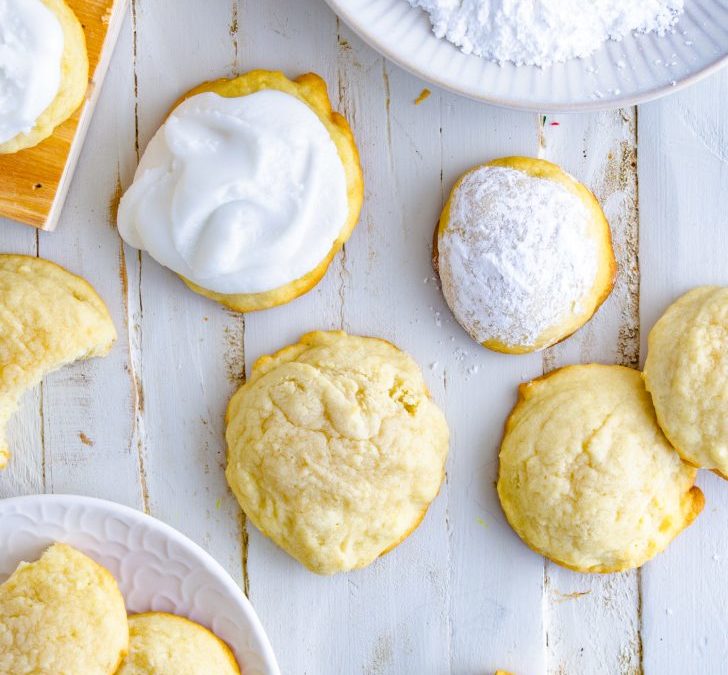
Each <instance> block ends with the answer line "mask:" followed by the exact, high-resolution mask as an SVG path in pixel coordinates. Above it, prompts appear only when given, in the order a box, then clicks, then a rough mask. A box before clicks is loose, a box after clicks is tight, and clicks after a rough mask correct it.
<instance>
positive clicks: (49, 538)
mask: <svg viewBox="0 0 728 675" xmlns="http://www.w3.org/2000/svg"><path fill="white" fill-rule="evenodd" d="M54 541H62V542H65V543H67V544H71V545H72V546H75V547H76V548H78V549H79V550H80V551H83V552H84V553H86V554H87V555H88V556H90V557H91V558H93V559H94V560H96V561H97V562H99V563H101V564H102V565H103V566H104V567H106V568H107V569H108V570H109V571H110V572H111V573H112V574H113V575H114V576H115V577H116V580H117V581H118V583H119V588H120V589H121V592H122V594H123V595H124V599H125V600H126V605H127V609H128V611H129V612H143V611H150V610H156V611H165V612H171V613H173V614H180V615H181V616H185V617H188V618H190V619H192V620H193V621H197V622H198V623H201V624H202V625H204V626H207V627H208V628H210V629H211V630H212V631H213V632H214V633H215V634H216V635H218V636H219V637H220V638H222V639H223V640H225V642H227V644H228V645H230V648H231V649H232V650H233V651H234V652H235V656H236V657H237V659H238V663H239V664H240V667H241V670H242V672H243V673H244V675H280V671H279V669H278V666H277V665H276V660H275V657H274V656H273V650H272V649H271V646H270V643H269V642H268V638H267V637H266V635H265V632H264V631H263V627H262V626H261V624H260V621H259V620H258V617H257V616H256V614H255V611H254V610H253V607H252V606H251V605H250V603H249V602H248V600H247V599H246V598H245V596H244V595H243V593H242V592H241V590H240V588H239V587H238V586H237V584H236V583H235V582H234V581H233V580H232V578H231V577H230V576H229V575H228V574H227V572H225V570H224V569H223V568H222V567H221V566H220V565H219V564H218V563H217V562H215V560H214V559H213V558H212V557H210V556H209V555H208V554H207V553H206V552H205V551H203V550H202V549H201V548H200V547H199V546H197V544H194V543H193V542H192V541H190V540H189V539H187V538H186V537H185V536H183V535H182V534H180V533H179V532H177V530H174V529H172V528H171V527H169V525H165V524H164V523H162V522H160V521H159V520H156V519H155V518H151V517H150V516H147V515H145V514H143V513H141V512H139V511H135V510H134V509H130V508H128V507H126V506H121V505H120V504H115V503H113V502H107V501H103V500H100V499H92V498H90V497H77V496H72V495H37V496H32V497H16V498H12V499H5V500H2V501H0V582H2V581H5V579H6V578H7V577H8V576H9V575H10V574H11V573H12V572H13V570H14V569H15V568H16V567H17V565H18V563H19V562H20V561H22V560H26V561H33V560H37V559H38V558H39V557H40V555H41V553H42V552H43V550H44V549H45V548H46V547H47V546H49V545H50V544H52V543H53V542H54Z"/></svg>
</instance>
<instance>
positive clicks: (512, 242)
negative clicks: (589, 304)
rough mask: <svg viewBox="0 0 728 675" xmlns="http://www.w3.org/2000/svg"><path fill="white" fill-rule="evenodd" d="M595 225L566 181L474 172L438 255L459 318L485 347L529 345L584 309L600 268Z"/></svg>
mask: <svg viewBox="0 0 728 675" xmlns="http://www.w3.org/2000/svg"><path fill="white" fill-rule="evenodd" d="M589 222H590V215H589V212H588V210H587V208H586V207H585V206H584V204H583V202H582V201H581V200H580V199H579V198H578V197H577V196H576V195H575V194H573V193H571V192H569V190H567V189H566V188H565V187H564V186H562V185H560V184H559V183H556V182H553V181H550V180H545V179H541V178H533V177H531V176H528V175H527V174H525V173H523V172H521V171H516V170H514V169H509V168H504V167H488V166H485V167H481V168H479V169H476V170H475V171H473V172H472V173H470V174H468V175H466V177H465V179H464V180H463V182H462V183H461V184H460V186H459V187H458V188H457V189H456V192H455V194H454V195H453V198H452V200H451V203H450V217H449V220H448V224H447V228H446V229H445V232H444V233H443V234H442V235H441V237H440V240H439V251H438V266H439V273H440V278H441V280H442V290H443V293H444V294H445V298H446V300H447V303H448V305H450V308H451V309H452V311H453V314H454V315H455V318H456V319H457V320H458V322H459V323H460V324H461V325H462V326H463V327H464V328H465V329H466V330H467V331H468V333H470V335H471V336H472V337H473V338H474V339H475V340H477V341H478V342H480V343H482V342H486V341H488V340H497V341H499V342H502V343H504V344H507V345H519V346H524V347H526V346H532V345H533V344H534V343H535V342H536V339H537V338H538V337H539V336H541V335H542V334H543V333H544V332H545V331H546V330H548V329H551V328H554V327H555V326H558V325H560V324H561V323H563V322H564V321H565V320H567V319H568V318H569V317H570V316H572V315H573V314H574V313H578V312H580V311H583V309H582V307H581V304H580V303H581V301H582V299H584V298H585V297H586V296H588V294H589V292H590V291H591V289H592V287H593V285H594V281H595V279H596V274H597V266H598V252H597V244H596V242H595V241H594V239H593V238H592V237H591V236H590V235H589Z"/></svg>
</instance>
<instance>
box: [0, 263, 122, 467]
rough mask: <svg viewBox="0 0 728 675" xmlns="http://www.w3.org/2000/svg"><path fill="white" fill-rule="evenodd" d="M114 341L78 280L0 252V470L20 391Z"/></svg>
mask: <svg viewBox="0 0 728 675" xmlns="http://www.w3.org/2000/svg"><path fill="white" fill-rule="evenodd" d="M115 340H116V330H115V329H114V324H113V323H112V321H111V317H110V316H109V311H108V309H107V308H106V305H104V302H103V300H101V298H100V297H99V296H98V294H97V293H96V291H95V290H94V289H93V288H92V287H91V286H90V285H89V284H88V283H87V282H86V281H85V280H84V279H82V278H81V277H77V276H76V275H75V274H71V273H70V272H67V271H66V270H64V269H63V268H62V267H59V266H58V265H56V264H54V263H52V262H50V261H48V260H43V259H42V258H32V257H30V256H23V255H2V254H0V364H2V367H1V368H0V468H2V467H4V466H5V465H6V464H7V461H8V458H9V456H10V453H9V450H8V447H7V443H6V441H5V427H6V425H7V422H8V420H9V418H10V416H11V415H12V413H13V412H14V410H15V408H16V407H17V401H18V399H19V398H20V396H21V394H22V393H23V392H24V391H25V390H26V389H29V388H30V387H33V386H35V385H36V384H38V383H39V382H40V381H41V379H42V378H43V377H44V376H45V375H46V374H48V373H50V372H51V371H54V370H56V369H58V368H60V367H61V366H64V365H67V364H69V363H71V362H72V361H76V360H78V359H88V358H91V357H94V356H104V355H106V354H107V353H108V352H109V350H110V349H111V346H112V344H113V343H114V341H115Z"/></svg>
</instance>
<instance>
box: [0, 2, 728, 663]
mask: <svg viewBox="0 0 728 675" xmlns="http://www.w3.org/2000/svg"><path fill="white" fill-rule="evenodd" d="M256 67H262V68H272V69H275V68H280V69H283V70H284V71H286V72H287V73H288V74H290V75H298V74H300V73H302V72H305V71H309V70H312V71H315V72H318V73H319V74H321V75H322V76H323V77H324V78H325V79H326V81H327V82H328V84H329V92H330V94H331V97H332V101H333V102H334V105H335V107H336V108H338V109H339V110H340V111H341V112H342V113H344V114H345V115H346V116H347V117H348V119H349V120H350V122H351V124H352V126H353V129H354V133H355V135H356V138H357V141H358V143H359V147H360V149H361V154H362V160H363V164H364V171H365V177H366V201H365V207H364V211H363V213H362V218H361V221H360V223H359V225H358V227H357V229H356V230H355V232H354V235H353V236H352V238H351V240H350V241H349V242H348V243H347V245H346V247H345V250H344V251H343V252H342V254H340V255H339V256H337V258H336V259H335V261H334V263H333V264H332V266H331V268H330V270H329V272H328V274H327V275H326V277H325V279H324V280H323V282H322V283H321V284H320V285H319V286H317V287H316V288H315V289H314V290H313V291H311V292H310V293H309V294H307V295H306V296H304V297H302V298H300V299H299V300H296V301H295V302H293V303H291V304H289V305H287V306H284V307H279V308H276V309H273V310H269V311H265V312H259V313H255V314H249V315H246V316H242V315H237V314H233V313H231V312H228V311H226V310H225V309H223V308H222V307H220V306H218V305H216V304H215V303H212V302H209V301H206V300H204V299H203V298H201V297H199V296H197V295H195V294H193V293H191V292H190V291H188V290H187V289H186V287H185V286H184V285H183V284H182V283H181V282H180V281H179V280H178V279H177V278H176V276H175V275H174V274H172V273H170V272H169V271H168V270H166V269H164V268H162V267H160V266H159V265H157V264H156V263H154V262H153V261H152V260H151V259H149V258H148V257H147V256H146V255H143V254H139V253H138V252H137V251H135V250H133V249H131V248H129V247H127V246H125V245H123V244H122V243H121V241H120V239H119V237H118V235H117V232H116V229H115V224H114V220H115V218H114V211H115V206H116V203H117V201H118V197H119V194H120V191H121V190H122V189H124V188H125V187H127V186H128V185H129V183H130V182H131V178H132V175H133V171H134V168H135V166H136V163H137V160H138V157H139V153H140V152H141V151H143V149H144V147H145V145H146V143H147V142H148V140H149V138H150V137H151V135H152V134H153V133H154V131H155V130H156V129H157V127H158V125H159V124H160V122H161V121H162V120H163V118H164V115H165V114H166V112H167V110H168V108H169V106H170V105H171V103H172V102H173V101H174V100H176V98H177V97H178V96H179V95H180V94H182V93H184V92H185V91H186V90H187V89H189V88H190V87H191V86H193V85H196V84H198V83H199V82H201V81H202V80H206V79H210V78H213V77H220V76H226V75H234V74H235V73H238V72H244V71H247V70H249V69H251V68H256ZM426 87H428V85H427V84H426V83H423V82H421V81H419V80H417V79H416V78H414V77H412V76H410V75H408V74H406V73H404V72H403V71H401V70H400V69H399V68H397V67H395V66H393V65H392V64H390V63H389V62H387V61H386V60H384V59H383V58H382V57H381V56H379V55H378V54H377V53H375V52H374V51H372V50H371V49H369V48H368V47H367V46H365V45H364V44H363V43H362V42H361V41H360V40H359V39H358V38H357V37H356V36H355V35H354V34H352V32H351V31H349V30H348V29H347V28H346V27H345V26H343V25H342V24H341V23H340V22H339V21H338V20H337V18H336V16H335V15H334V14H333V13H332V12H331V11H330V10H329V9H328V8H327V7H326V6H325V4H324V3H323V2H322V0H277V1H275V2H273V1H269V2H261V1H260V0H212V1H210V2H204V3H203V2H201V0H133V1H132V2H131V8H130V12H129V14H128V16H127V17H126V20H125V23H124V25H123V29H122V32H121V36H120V39H119V42H118V46H117V49H116V52H115V55H114V58H113V62H112V64H111V68H110V70H109V73H108V76H107V81H106V85H105V87H104V90H103V93H102V96H101V99H100V101H99V104H98V106H97V110H96V115H95V118H94V121H93V124H92V125H91V128H90V132H89V136H88V139H87V142H86V144H85V148H84V151H83V153H82V157H81V161H80V163H79V166H78V170H77V172H76V178H75V180H74V183H73V186H72V188H71V191H70V193H69V198H68V201H67V204H66V207H65V209H64V211H63V214H62V217H61V225H60V227H59V231H58V232H57V233H55V234H48V233H43V232H36V231H33V230H31V229H29V228H27V227H23V226H21V225H18V224H15V223H13V222H11V221H8V220H6V221H2V227H0V250H3V251H17V252H23V253H28V254H31V255H41V256H44V257H47V258H50V259H52V260H55V261H57V262H59V263H61V264H63V265H66V266H67V267H69V268H70V269H71V270H73V271H74V272H77V273H79V274H82V275H83V276H85V277H86V278H87V279H88V280H89V281H90V282H91V283H92V284H94V285H95V286H96V288H97V289H98V290H99V292H100V293H101V294H102V296H103V297H104V298H105V300H106V301H107V303H108V304H109V307H110V308H111V311H112V314H113V316H114V320H115V322H116V325H117V327H118V328H119V333H120V340H119V344H118V345H117V346H116V347H115V349H114V350H113V352H112V353H111V355H110V356H109V357H107V358H106V359H102V360H97V361H92V362H87V363H80V364H76V365H74V366H72V367H69V368H66V369H64V370H61V371H59V372H57V373H54V374H52V375H50V376H49V377H48V378H46V380H45V381H44V383H43V385H42V387H40V388H38V389H37V390H35V391H33V392H30V393H29V394H28V395H27V396H26V398H25V399H24V401H23V403H22V406H21V410H20V412H19V413H18V414H17V415H16V416H15V417H14V418H13V420H12V422H11V425H10V435H9V440H10V443H11V448H12V449H13V458H12V460H11V463H10V465H9V468H8V469H7V470H6V471H5V472H3V473H2V474H0V494H2V496H10V495H16V494H30V493H36V492H39V491H48V492H52V491H53V492H75V493H80V494H90V495H94V496H100V497H105V498H109V499H113V500H116V501H119V502H123V503H125V504H129V505H131V506H134V507H136V508H139V509H143V510H145V511H147V512H149V513H151V514H152V515H154V516H156V517H159V518H161V519H163V520H164V521H166V522H168V523H169V524H171V525H172V526H174V527H176V528H178V529H179V530H181V531H182V532H184V533H185V534H186V535H188V536H190V537H191V538H192V539H193V540H195V541H196V542H197V543H199V544H200V545H202V546H203V547H204V548H205V549H206V550H208V551H210V552H211V553H212V554H213V555H214V556H215V557H216V558H217V559H218V560H219V561H220V562H221V563H222V564H223V565H224V566H225V567H226V569H227V570H228V571H229V572H230V573H231V574H232V575H233V577H234V578H235V580H236V581H237V582H238V583H239V584H240V586H241V587H242V588H243V589H244V590H245V592H246V593H247V594H248V596H249V597H250V599H251V600H252V602H253V604H254V606H255V608H256V610H257V612H258V613H259V615H260V617H261V619H262V622H263V624H264V626H265V628H266V630H267V632H268V634H269V636H270V638H271V641H272V644H273V647H274V649H275V651H276V653H277V656H278V659H279V661H280V665H281V669H282V671H283V672H284V673H290V674H304V673H305V674H308V675H328V674H331V675H349V674H360V673H364V674H371V675H383V674H388V675H409V674H412V675H430V674H432V675H435V674H438V675H439V674H444V673H448V674H451V675H489V674H491V673H493V672H494V671H495V670H496V669H497V668H503V669H506V670H510V671H512V672H513V673H516V674H517V675H536V674H541V673H548V674H549V675H557V674H558V675H602V674H604V675H612V674H615V675H627V674H632V675H633V674H636V673H649V674H650V675H672V674H675V675H685V674H688V673H689V674H692V673H696V674H698V673H699V674H700V675H722V674H723V673H725V672H726V663H728V638H727V637H726V636H727V635H728V613H727V612H726V610H725V607H726V605H727V604H728V588H727V587H726V584H725V579H726V576H727V574H728V486H726V484H725V483H724V482H721V481H720V480H719V479H717V478H716V477H714V476H713V475H711V474H701V476H700V484H701V487H702V488H703V490H704V491H705V494H706V501H707V505H706V508H705V511H704V513H703V514H702V515H701V516H700V517H699V518H698V520H697V521H696V523H695V524H694V525H693V526H692V527H690V528H689V529H688V530H687V531H686V532H685V533H684V534H682V535H680V537H678V538H677V540H676V541H675V542H674V543H673V544H672V545H671V546H670V548H669V549H668V550H667V551H666V552H665V553H663V554H661V555H660V556H658V557H657V558H655V559H654V560H653V561H651V562H650V563H648V564H647V565H645V566H644V567H643V568H642V569H641V570H640V571H637V572H631V573H626V574H620V575H607V576H586V575H580V574H576V573H573V572H569V571H567V570H564V569H561V568H559V567H557V566H554V565H552V564H550V563H546V562H545V561H544V560H543V559H542V558H541V557H539V556H537V555H536V554H534V553H532V552H531V551H530V550H528V549H527V548H526V547H525V546H524V545H523V544H522V543H521V541H520V540H519V539H518V538H517V537H516V536H515V535H514V534H513V532H512V531H511V529H510V528H509V527H508V525H507V523H506V522H505V520H504V518H503V515H502V513H501V510H500V507H499V504H498V500H497V496H496V493H495V489H494V480H495V478H496V472H497V451H498V446H499V443H500V438H501V433H502V428H503V423H504V420H505V417H506V415H507V413H508V411H509V410H510V408H511V406H512V405H513V403H514V401H515V396H516V387H517V385H518V383H519V382H521V381H524V380H527V379H529V378H532V377H536V376H539V375H541V374H542V373H544V372H547V371H549V370H552V369H553V368H556V367H559V366H561V365H564V364H567V363H576V362H587V361H600V362H605V363H622V364H625V365H628V366H633V367H639V365H640V364H641V363H642V362H643V360H644V352H645V339H646V335H647V333H648V331H649V329H650V328H651V326H652V325H653V324H654V322H655V320H656V319H657V317H658V316H659V315H660V313H661V312H662V311H663V310H664V309H665V307H666V306H667V305H668V304H669V303H670V302H671V301H672V300H673V299H674V298H675V297H676V296H677V295H679V294H680V293H682V292H683V291H685V290H686V289H688V288H690V287H691V286H694V285H698V284H703V283H716V284H728V268H727V267H726V251H727V250H728V223H727V218H728V216H726V214H725V207H724V206H723V204H722V201H723V195H724V194H725V193H726V191H727V190H728V74H726V73H722V74H719V75H717V76H715V77H713V78H711V79H709V80H707V81H705V82H704V83H701V84H699V85H697V86H695V87H693V88H691V89H689V90H687V91H685V92H682V93H679V94H677V95H675V96H673V97H671V98H668V99H665V100H662V101H658V102H655V103H651V104H649V105H645V106H642V107H640V108H639V109H627V110H618V111H613V112H608V113H599V114H589V115H586V114H585V115H572V116H568V115H561V116H558V117H552V116H543V115H533V114H530V113H519V112H513V111H508V110H501V109H496V108H491V107H488V106H485V105H482V104H479V103H475V102H472V101H468V100H465V99H463V98H459V97H457V96H455V95H452V94H449V93H445V92H442V91H440V90H437V89H435V88H434V87H431V86H430V87H429V88H430V89H432V92H431V95H430V96H429V97H426V98H425V99H424V100H422V101H421V102H420V103H419V104H416V103H415V101H416V100H417V99H418V98H420V94H421V93H422V91H423V89H425V88H426ZM511 154H525V155H533V156H542V157H544V158H547V159H550V160H552V161H555V162H558V163H559V164H561V165H562V166H563V167H564V168H565V169H567V170H568V171H570V172H571V173H573V174H574V175H575V176H577V177H578V178H579V179H581V180H582V181H583V182H585V183H586V184H587V185H588V186H589V187H590V188H591V189H592V190H594V192H595V193H596V194H597V196H598V197H599V199H600V200H601V201H602V203H603V205H604V208H605V211H606V213H607V216H608V217H609V220H610V223H611V225H612V230H613V235H614V240H615V245H616V249H617V256H618V260H619V266H620V272H619V280H618V283H617V286H616V288H615V291H614V293H613V294H612V296H611V297H610V299H609V301H608V302H607V303H606V304H605V305H604V306H603V307H602V308H601V310H600V311H599V312H598V314H597V316H596V317H595V318H594V319H593V321H591V322H590V323H589V324H588V325H587V326H586V327H585V328H584V329H582V330H581V331H579V332H578V333H577V334H576V335H574V336H573V337H572V338H570V339H569V340H567V341H566V342H564V343H562V344H560V345H558V346H556V347H554V348H552V349H550V350H548V351H546V352H544V353H542V354H533V355H526V356H506V355H500V354H494V353H491V352H488V351H486V350H484V349H481V348H480V347H478V346H477V345H476V344H474V343H473V342H472V341H471V340H470V339H469V338H468V337H467V335H466V334H465V333H464V332H463V331H462V330H461V329H460V328H459V326H458V325H457V324H456V323H455V322H454V320H453V319H452V317H451V315H450V313H449V311H448V309H447V306H446V305H445V303H444V301H443V299H442V295H441V292H440V290H439V288H438V286H437V284H436V282H435V280H434V278H433V272H432V269H431V265H430V245H431V241H432V232H433V228H434V226H435V222H436V220H437V217H438V214H439V211H440V208H441V206H442V202H443V199H444V197H446V195H447V193H448V191H449V189H450V187H451V186H452V184H453V182H454V181H455V180H456V178H457V177H458V175H459V174H460V173H461V172H463V171H464V170H465V169H467V168H469V167H470V166H472V165H473V164H476V163H479V162H482V161H485V160H489V159H493V158H495V157H499V156H503V155H511ZM318 328H324V329H326V328H344V329H345V330H349V331H352V332H356V333H364V334H369V335H378V336H381V337H384V338H386V339H388V340H391V341H393V342H394V343H396V344H397V345H399V346H400V347H402V348H404V349H406V350H407V351H409V352H410V353H412V354H413V355H414V357H415V358H416V359H417V361H418V362H419V363H420V364H421V365H422V367H423V370H424V372H425V376H426V379H427V381H428V384H429V386H430V388H431V389H432V392H433V396H434V397H435V399H436V400H437V401H438V403H439V404H440V405H441V406H442V407H443V409H444V410H445V413H446V415H447V417H448V421H449V424H450V427H451V430H452V448H451V454H450V458H449V461H448V467H447V469H448V470H447V481H446V483H445V485H444V486H443V488H442V491H441V493H440V495H439V497H438V498H437V500H436V501H435V502H434V503H433V505H432V507H431V509H430V511H429V512H428V514H427V517H426V519H425V520H424V522H423V524H422V525H421V527H420V528H419V529H418V530H416V531H415V533H414V534H413V535H412V536H411V537H410V538H409V539H407V540H406V541H405V542H404V543H403V544H402V545H401V546H399V547H398V548H396V549H395V550H394V551H393V552H391V553H389V554H388V555H386V556H384V557H383V558H381V559H380V560H378V561H376V562H375V563H374V564H373V565H372V566H371V567H369V568H367V569H365V570H361V571H358V572H353V573H350V574H342V575H337V576H335V577H332V578H321V577H317V576H315V575H313V574H311V573H309V572H307V571H306V570H305V569H303V568H302V567H301V566H300V565H298V564H297V563H296V562H295V561H294V560H292V559H291V558H289V557H288V556H287V555H286V554H284V553H283V552H281V551H280V550H279V549H277V548H276V547H275V546H274V545H273V544H272V543H271V542H270V541H268V540H267V539H266V538H264V537H263V536H262V535H261V534H260V533H259V532H258V531H257V530H256V529H255V528H254V527H252V526H250V525H248V524H247V523H246V522H245V519H244V517H243V516H242V515H241V513H240V511H239V509H238V508H237V505H236V503H235V500H234V499H233V497H232V496H231V494H230V492H229V491H228V489H227V487H226V484H225V480H224V476H223V467H224V454H225V446H224V439H223V415H224V410H225V404H226V402H227V400H228V398H229V396H230V394H231V393H232V392H233V391H234V390H235V388H236V387H237V386H238V385H239V384H240V383H241V382H242V381H243V380H244V378H245V373H246V370H247V369H249V368H250V365H251V363H252V362H253V361H254V360H255V359H256V358H257V357H258V356H260V355H261V354H264V353H269V352H271V351H273V350H276V349H278V348H280V347H282V346H284V345H285V344H287V343H289V342H291V341H293V340H295V339H297V338H298V337H299V336H300V334H301V333H303V332H305V331H307V330H312V329H318Z"/></svg>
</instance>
